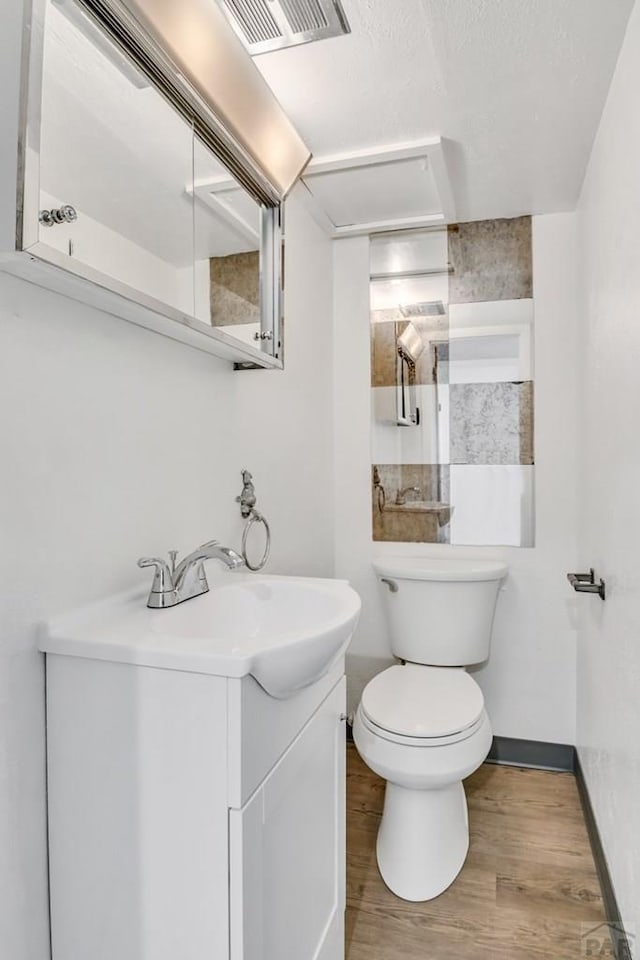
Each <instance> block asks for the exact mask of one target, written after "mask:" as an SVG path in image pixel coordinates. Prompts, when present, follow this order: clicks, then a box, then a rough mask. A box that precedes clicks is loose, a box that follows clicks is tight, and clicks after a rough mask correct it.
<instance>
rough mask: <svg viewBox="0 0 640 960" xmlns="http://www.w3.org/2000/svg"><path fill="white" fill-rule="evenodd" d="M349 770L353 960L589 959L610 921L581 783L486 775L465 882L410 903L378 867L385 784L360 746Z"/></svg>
mask: <svg viewBox="0 0 640 960" xmlns="http://www.w3.org/2000/svg"><path fill="white" fill-rule="evenodd" d="M347 764H348V766H347V770H348V777H347V960H450V958H456V960H466V958H473V960H515V958H518V957H522V958H529V957H531V958H534V960H542V958H544V960H566V958H573V957H584V956H587V952H586V947H585V941H584V940H582V943H581V937H583V936H584V934H585V932H586V931H588V930H589V929H590V927H591V926H593V927H597V925H598V924H599V923H600V922H602V921H603V920H604V914H603V907H602V900H601V897H600V889H599V886H598V880H597V877H596V871H595V866H594V863H593V858H592V856H591V850H590V847H589V841H588V839H587V832H586V828H585V825H584V820H583V817H582V811H581V807H580V800H579V797H578V792H577V788H576V783H575V780H574V777H573V776H572V774H570V773H548V772H546V771H541V770H525V769H521V768H519V767H501V766H495V765H491V764H486V765H484V766H483V767H481V768H480V769H479V770H478V771H477V772H476V773H475V774H474V775H473V776H472V777H470V778H469V779H468V780H467V781H466V783H465V786H466V793H467V798H468V803H469V818H470V833H471V845H470V850H469V856H468V859H467V862H466V864H465V866H464V868H463V870H462V872H461V874H460V875H459V876H458V878H457V880H456V881H455V882H454V884H453V885H452V886H451V887H450V888H449V889H448V890H447V891H445V893H443V894H442V895H441V896H439V897H437V898H436V899H435V900H431V901H429V902H427V903H408V902H407V901H405V900H400V899H399V898H398V897H395V896H394V895H393V894H392V893H391V892H390V891H389V890H388V889H387V887H385V885H384V883H383V881H382V880H381V878H380V875H379V873H378V870H377V866H376V856H375V841H376V833H377V830H378V824H379V822H380V815H381V812H382V801H383V797H384V781H383V780H380V779H379V778H378V777H376V776H375V774H373V773H371V771H370V770H369V769H368V768H367V767H366V766H365V765H364V764H363V762H362V761H361V760H360V758H359V756H358V754H357V752H356V750H355V748H354V747H353V745H351V744H349V746H348V759H347ZM603 955H609V954H608V953H607V954H603Z"/></svg>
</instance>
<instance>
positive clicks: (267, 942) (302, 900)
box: [229, 679, 345, 960]
mask: <svg viewBox="0 0 640 960" xmlns="http://www.w3.org/2000/svg"><path fill="white" fill-rule="evenodd" d="M344 710H345V681H344V679H342V680H341V681H340V683H339V684H338V685H337V686H336V687H335V688H334V690H333V692H332V693H331V694H329V696H328V697H327V699H326V700H325V701H324V702H323V704H322V705H321V706H320V707H319V709H318V710H317V712H316V713H315V714H314V716H313V717H312V719H311V720H310V721H309V723H308V724H307V726H306V727H305V728H304V729H303V730H302V732H301V733H300V735H299V736H298V738H297V739H296V740H295V741H294V742H293V744H292V745H291V746H290V747H289V749H288V750H287V752H286V753H285V754H284V756H283V757H282V758H281V760H280V761H279V762H278V763H277V765H276V766H275V767H274V769H273V770H272V771H271V773H270V774H269V776H268V777H267V778H266V780H265V781H264V783H263V784H262V786H260V787H259V788H258V789H257V790H256V792H255V793H254V794H253V797H252V798H251V800H249V802H248V803H247V804H246V805H245V806H244V807H243V808H242V809H241V810H231V811H230V813H229V821H230V822H229V829H230V873H231V876H230V881H231V891H230V895H231V918H230V919H231V960H283V958H284V957H292V958H293V957H295V960H342V958H343V957H344V906H345V890H344V882H345V729H344V723H343V722H341V719H340V717H341V714H343V713H344Z"/></svg>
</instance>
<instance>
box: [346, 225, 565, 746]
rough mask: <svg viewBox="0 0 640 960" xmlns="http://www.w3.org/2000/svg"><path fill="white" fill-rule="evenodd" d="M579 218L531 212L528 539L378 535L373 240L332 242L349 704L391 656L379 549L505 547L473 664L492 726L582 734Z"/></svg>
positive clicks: (485, 552)
mask: <svg viewBox="0 0 640 960" xmlns="http://www.w3.org/2000/svg"><path fill="white" fill-rule="evenodd" d="M574 229H575V223H574V217H573V216H572V215H570V214H559V215H550V216H544V217H535V218H534V222H533V254H534V301H535V347H536V408H535V429H536V503H537V522H536V546H535V547H534V548H532V549H526V548H499V547H491V548H489V547H487V548H481V547H477V548H468V547H467V548H465V547H452V546H437V547H434V546H429V545H420V544H392V543H391V544H386V543H376V544H374V543H373V542H372V537H371V500H370V483H371V479H370V463H371V458H370V449H369V423H370V409H369V404H370V395H371V390H370V374H369V298H368V273H369V261H368V253H367V241H366V239H360V238H359V239H352V240H340V241H337V242H336V243H335V245H334V264H335V267H334V312H335V335H334V344H335V378H336V379H335V400H334V410H335V423H336V463H335V469H336V545H335V557H336V575H337V576H343V577H348V578H349V579H350V580H351V581H352V583H353V585H354V586H355V587H356V589H357V590H358V591H359V592H360V593H361V595H362V598H363V614H362V619H361V623H360V626H359V628H358V631H357V634H356V637H355V639H354V642H353V644H352V647H351V656H350V659H349V674H350V681H351V683H350V709H353V707H354V706H355V703H356V702H357V698H358V695H359V691H360V689H361V687H362V685H363V683H364V682H366V680H367V679H368V678H369V677H370V676H371V675H372V674H373V673H374V672H376V671H377V670H379V669H381V668H382V667H383V666H384V665H385V662H386V660H387V659H388V658H389V647H388V643H387V638H386V632H385V627H384V623H383V620H382V609H381V606H380V602H379V597H378V593H377V585H376V582H375V579H374V576H373V572H372V570H371V558H372V557H373V556H375V555H381V554H385V553H386V554H388V553H399V552H401V553H404V554H407V555H408V554H423V555H426V554H428V553H430V552H431V553H433V552H437V554H438V555H442V554H443V553H447V552H451V553H456V554H457V555H465V554H467V555H473V556H478V555H479V556H487V557H503V558H504V559H506V561H507V562H508V564H509V568H510V575H509V578H508V580H507V582H506V584H505V587H504V590H503V591H502V593H501V594H500V598H499V602H498V611H497V615H496V622H495V629H494V636H493V648H492V654H491V658H490V660H489V662H488V664H487V665H486V666H485V667H483V668H482V669H480V670H479V671H478V672H477V673H476V676H477V678H478V680H479V682H480V683H481V685H482V687H483V690H484V692H485V696H486V700H487V705H488V710H489V715H490V716H491V719H492V722H493V726H494V730H495V732H496V733H497V734H500V735H503V736H511V737H523V738H530V739H536V740H547V741H554V742H561V743H562V742H564V743H573V742H574V738H575V637H576V624H575V610H576V600H575V598H574V595H573V594H572V593H571V592H570V591H569V590H568V586H567V583H566V578H565V573H566V571H568V570H571V569H573V568H574V567H575V565H576V563H577V562H578V557H577V549H576V505H575V493H576V487H577V483H578V477H579V475H578V471H577V465H576V423H577V383H576V379H577V377H576V373H575V370H576V364H575V351H576V345H577V343H578V329H577V324H578V314H577V309H576V304H575V233H574ZM558 398H561V399H562V403H561V404H560V406H559V404H558Z"/></svg>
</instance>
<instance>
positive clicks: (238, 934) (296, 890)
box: [47, 653, 345, 960]
mask: <svg viewBox="0 0 640 960" xmlns="http://www.w3.org/2000/svg"><path fill="white" fill-rule="evenodd" d="M343 674H344V659H343V658H341V659H339V660H338V661H337V662H336V663H335V664H334V665H333V666H332V667H331V669H330V671H329V672H328V673H326V674H325V675H324V676H323V677H322V678H321V679H319V680H317V681H316V682H315V683H313V684H311V685H310V686H307V687H305V688H304V689H302V690H301V691H300V692H298V693H297V694H295V695H294V696H292V697H289V698H288V699H284V700H277V699H275V698H274V697H271V696H269V695H268V694H267V693H265V691H264V690H263V689H262V688H261V687H260V686H259V684H258V683H257V682H256V681H255V680H254V679H253V678H252V677H251V676H245V677H241V678H226V677H221V676H213V675H208V674H206V673H190V672H187V671H183V670H174V669H161V668H157V667H153V666H142V665H137V664H134V663H123V662H113V661H111V660H105V659H92V658H90V657H86V658H85V657H82V656H66V655H57V654H51V653H49V654H48V655H47V722H48V777H49V832H50V875H51V921H52V944H53V960H87V958H89V957H90V958H91V960H115V958H117V960H342V958H343V956H344V946H343V943H344V922H343V919H344V901H345V893H344V789H345V769H344V764H345V730H344V722H343V721H344V711H345V681H344V676H343Z"/></svg>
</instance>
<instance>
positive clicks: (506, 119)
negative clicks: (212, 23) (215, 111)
mask: <svg viewBox="0 0 640 960" xmlns="http://www.w3.org/2000/svg"><path fill="white" fill-rule="evenodd" d="M632 6H633V0H344V7H345V11H346V13H347V17H348V19H349V22H350V24H351V28H352V33H351V34H350V35H349V36H345V37H339V38H336V39H333V40H325V41H322V42H319V43H312V44H307V45H305V46H300V47H294V48H291V49H288V50H283V51H278V52H276V53H270V54H265V55H263V56H260V57H257V58H256V63H257V65H258V66H259V68H260V69H261V71H262V72H263V74H264V76H265V78H266V79H267V81H268V82H269V83H270V85H271V86H272V88H273V89H274V91H275V93H276V95H277V96H278V98H279V99H280V101H281V103H282V105H283V106H284V108H285V110H286V111H287V112H288V114H289V115H290V117H291V118H292V120H293V121H294V123H295V124H296V126H297V127H298V130H299V131H300V133H301V134H302V135H303V136H304V138H305V139H306V141H307V143H308V144H309V146H310V147H311V149H312V150H313V152H314V154H315V155H316V156H323V155H326V154H334V153H340V152H343V151H349V150H354V149H362V148H365V147H375V146H378V145H382V144H388V143H394V142H402V141H409V140H419V139H422V138H425V137H430V136H436V135H441V136H442V137H445V138H447V140H448V141H449V142H448V144H447V146H448V148H449V150H448V161H449V168H450V173H451V178H452V183H453V190H454V195H455V201H456V209H457V218H458V219H459V220H475V219H484V218H490V217H501V216H502V217H509V216H517V215H519V214H523V213H546V212H552V211H560V210H570V209H573V207H574V205H575V202H576V200H577V197H578V192H579V190H580V185H581V182H582V178H583V175H584V170H585V166H586V162H587V160H588V156H589V152H590V149H591V144H592V141H593V137H594V135H595V131H596V129H597V125H598V120H599V118H600V114H601V111H602V107H603V105H604V101H605V98H606V94H607V90H608V87H609V82H610V79H611V75H612V73H613V69H614V66H615V62H616V59H617V55H618V51H619V49H620V45H621V43H622V38H623V36H624V30H625V27H626V23H627V19H628V16H629V13H630V11H631V8H632Z"/></svg>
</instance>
